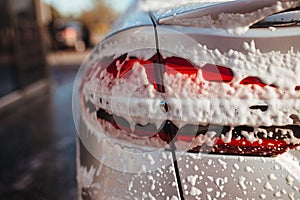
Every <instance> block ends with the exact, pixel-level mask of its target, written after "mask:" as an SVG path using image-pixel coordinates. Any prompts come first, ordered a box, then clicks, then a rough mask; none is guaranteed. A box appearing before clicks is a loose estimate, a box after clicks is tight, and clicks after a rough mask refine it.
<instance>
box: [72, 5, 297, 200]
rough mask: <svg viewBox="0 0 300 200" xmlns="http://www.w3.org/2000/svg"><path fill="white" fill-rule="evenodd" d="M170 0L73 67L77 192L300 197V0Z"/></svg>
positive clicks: (131, 20)
mask: <svg viewBox="0 0 300 200" xmlns="http://www.w3.org/2000/svg"><path fill="white" fill-rule="evenodd" d="M172 3H173V5H170V4H168V3H162V4H161V3H159V2H156V1H152V2H148V1H145V2H139V3H137V4H136V5H135V6H136V7H133V9H132V10H135V11H134V12H128V14H127V15H125V16H126V18H125V19H124V20H121V21H119V23H117V24H118V26H116V27H117V29H115V30H114V31H113V32H112V34H111V35H109V36H108V37H107V38H106V39H105V40H104V41H103V42H102V43H100V44H99V45H98V46H97V47H96V48H95V50H94V51H93V52H92V53H91V56H90V57H89V58H88V59H87V60H86V62H85V63H84V64H83V67H82V68H81V70H80V71H79V74H78V78H77V82H76V85H75V87H74V98H73V111H74V113H75V119H76V123H77V128H78V133H79V142H78V144H79V148H78V150H79V152H78V157H79V158H78V183H79V190H80V191H79V193H80V197H81V198H83V199H274V198H275V199H298V198H300V196H299V194H300V192H299V188H300V170H299V164H300V153H299V147H298V146H299V144H300V120H299V118H300V103H299V97H300V88H299V86H300V78H299V77H300V43H299V42H298V41H300V27H299V21H300V17H299V7H300V5H299V2H297V1H281V2H279V3H278V2H277V1H255V0H254V1H253V0H252V1H249V0H243V1H230V2H223V1H222V2H220V1H218V2H217V1H216V2H209V3H207V2H200V3H199V2H198V3H195V2H194V3H193V2H192V3H191V2H190V3H188V4H183V5H178V6H175V7H174V2H172ZM177 3H178V2H177ZM149 4H151V5H152V6H153V7H155V6H157V7H158V8H160V9H153V8H152V9H150V10H147V5H149ZM162 7H165V8H164V9H161V8H162ZM135 16H139V19H141V20H140V21H139V20H136V18H135Z"/></svg>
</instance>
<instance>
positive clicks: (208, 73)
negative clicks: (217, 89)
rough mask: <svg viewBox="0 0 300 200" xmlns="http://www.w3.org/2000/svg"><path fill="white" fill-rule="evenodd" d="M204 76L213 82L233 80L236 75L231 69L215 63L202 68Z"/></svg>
mask: <svg viewBox="0 0 300 200" xmlns="http://www.w3.org/2000/svg"><path fill="white" fill-rule="evenodd" d="M201 70H202V75H203V78H204V79H205V80H207V81H211V82H224V83H228V82H231V81H232V79H233V77H234V75H233V72H232V70H231V69H229V68H227V67H222V66H218V65H213V64H206V65H204V66H203V67H202V68H201Z"/></svg>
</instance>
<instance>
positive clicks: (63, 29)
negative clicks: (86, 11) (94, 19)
mask: <svg viewBox="0 0 300 200" xmlns="http://www.w3.org/2000/svg"><path fill="white" fill-rule="evenodd" d="M57 24H58V25H56V26H57V27H52V29H53V30H52V34H53V38H54V40H55V44H56V45H57V47H58V48H59V49H68V48H72V49H74V50H76V51H85V50H86V48H88V47H89V46H90V36H89V31H88V28H87V27H86V26H85V25H84V24H82V23H80V22H77V21H68V22H60V23H57Z"/></svg>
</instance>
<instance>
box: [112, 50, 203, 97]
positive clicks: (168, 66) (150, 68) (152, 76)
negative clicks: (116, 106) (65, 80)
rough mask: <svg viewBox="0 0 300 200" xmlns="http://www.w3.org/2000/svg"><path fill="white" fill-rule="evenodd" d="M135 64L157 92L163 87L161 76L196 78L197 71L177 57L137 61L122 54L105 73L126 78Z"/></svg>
mask: <svg viewBox="0 0 300 200" xmlns="http://www.w3.org/2000/svg"><path fill="white" fill-rule="evenodd" d="M135 63H139V64H140V65H143V66H144V67H145V71H146V73H147V78H148V80H149V82H150V83H152V84H153V85H154V88H155V89H156V90H158V91H160V90H161V89H159V87H161V85H163V74H164V73H167V74H173V75H176V74H178V73H180V74H183V75H188V76H194V77H195V76H196V75H197V72H198V69H197V68H196V67H195V66H194V65H193V64H191V63H190V62H189V61H187V60H186V59H183V58H179V57H168V58H166V59H164V58H163V57H162V56H160V55H159V54H155V55H154V56H153V57H151V58H150V59H148V60H144V59H138V58H136V57H128V58H127V54H124V55H122V56H120V57H118V58H117V59H115V60H114V61H113V62H112V63H111V64H110V65H109V66H108V67H107V72H108V73H110V74H112V75H113V77H114V78H128V77H129V76H130V75H131V74H132V72H131V70H132V68H133V66H134V64H135Z"/></svg>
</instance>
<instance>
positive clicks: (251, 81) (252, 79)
mask: <svg viewBox="0 0 300 200" xmlns="http://www.w3.org/2000/svg"><path fill="white" fill-rule="evenodd" d="M240 84H242V85H259V86H261V87H265V86H266V85H267V84H265V83H263V82H262V80H260V79H259V78H257V77H254V76H248V77H247V78H244V79H243V80H241V82H240Z"/></svg>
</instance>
